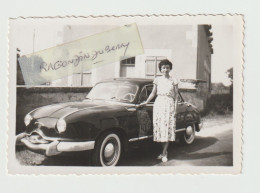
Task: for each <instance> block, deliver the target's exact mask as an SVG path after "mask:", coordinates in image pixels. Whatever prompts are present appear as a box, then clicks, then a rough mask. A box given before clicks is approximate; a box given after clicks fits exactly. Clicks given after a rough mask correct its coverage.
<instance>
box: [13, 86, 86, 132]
mask: <svg viewBox="0 0 260 193" xmlns="http://www.w3.org/2000/svg"><path fill="white" fill-rule="evenodd" d="M90 89H91V88H89V87H31V88H26V87H17V89H16V93H17V99H16V128H17V129H16V134H18V133H21V132H22V131H24V128H25V125H24V117H25V115H26V114H27V113H29V112H30V111H32V110H34V109H35V108H38V107H41V106H45V105H49V104H54V103H62V102H71V101H81V100H83V99H84V98H85V97H86V95H87V93H88V92H89V91H90Z"/></svg>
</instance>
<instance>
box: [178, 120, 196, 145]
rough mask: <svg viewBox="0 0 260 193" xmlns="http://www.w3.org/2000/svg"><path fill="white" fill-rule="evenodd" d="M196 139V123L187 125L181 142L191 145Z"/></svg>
mask: <svg viewBox="0 0 260 193" xmlns="http://www.w3.org/2000/svg"><path fill="white" fill-rule="evenodd" d="M194 140H195V125H194V124H193V125H189V126H187V127H186V130H185V133H184V135H183V137H182V140H181V142H182V143H183V144H186V145H190V144H192V143H193V142H194Z"/></svg>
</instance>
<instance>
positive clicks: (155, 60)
mask: <svg viewBox="0 0 260 193" xmlns="http://www.w3.org/2000/svg"><path fill="white" fill-rule="evenodd" d="M166 58H167V57H166V56H147V57H146V60H145V75H146V78H155V77H156V76H161V75H162V74H161V72H160V71H159V69H158V64H159V63H160V62H161V61H162V60H164V59H166Z"/></svg>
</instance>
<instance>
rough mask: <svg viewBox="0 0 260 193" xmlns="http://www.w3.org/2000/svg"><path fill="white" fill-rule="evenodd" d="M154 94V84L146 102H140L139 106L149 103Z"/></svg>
mask: <svg viewBox="0 0 260 193" xmlns="http://www.w3.org/2000/svg"><path fill="white" fill-rule="evenodd" d="M156 93H157V85H156V84H154V85H153V90H152V92H151V94H150V95H149V97H148V98H147V99H146V101H145V102H142V103H141V104H140V105H146V104H147V103H149V102H150V101H151V100H152V99H153V98H154V97H155V95H156Z"/></svg>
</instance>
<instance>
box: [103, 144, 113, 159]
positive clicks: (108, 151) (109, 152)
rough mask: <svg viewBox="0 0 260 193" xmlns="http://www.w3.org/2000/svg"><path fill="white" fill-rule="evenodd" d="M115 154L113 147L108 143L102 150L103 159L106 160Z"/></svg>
mask: <svg viewBox="0 0 260 193" xmlns="http://www.w3.org/2000/svg"><path fill="white" fill-rule="evenodd" d="M114 153H115V146H114V145H113V144H112V143H108V144H107V145H106V147H105V149H104V157H105V158H106V159H109V158H111V156H113V154H114Z"/></svg>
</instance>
